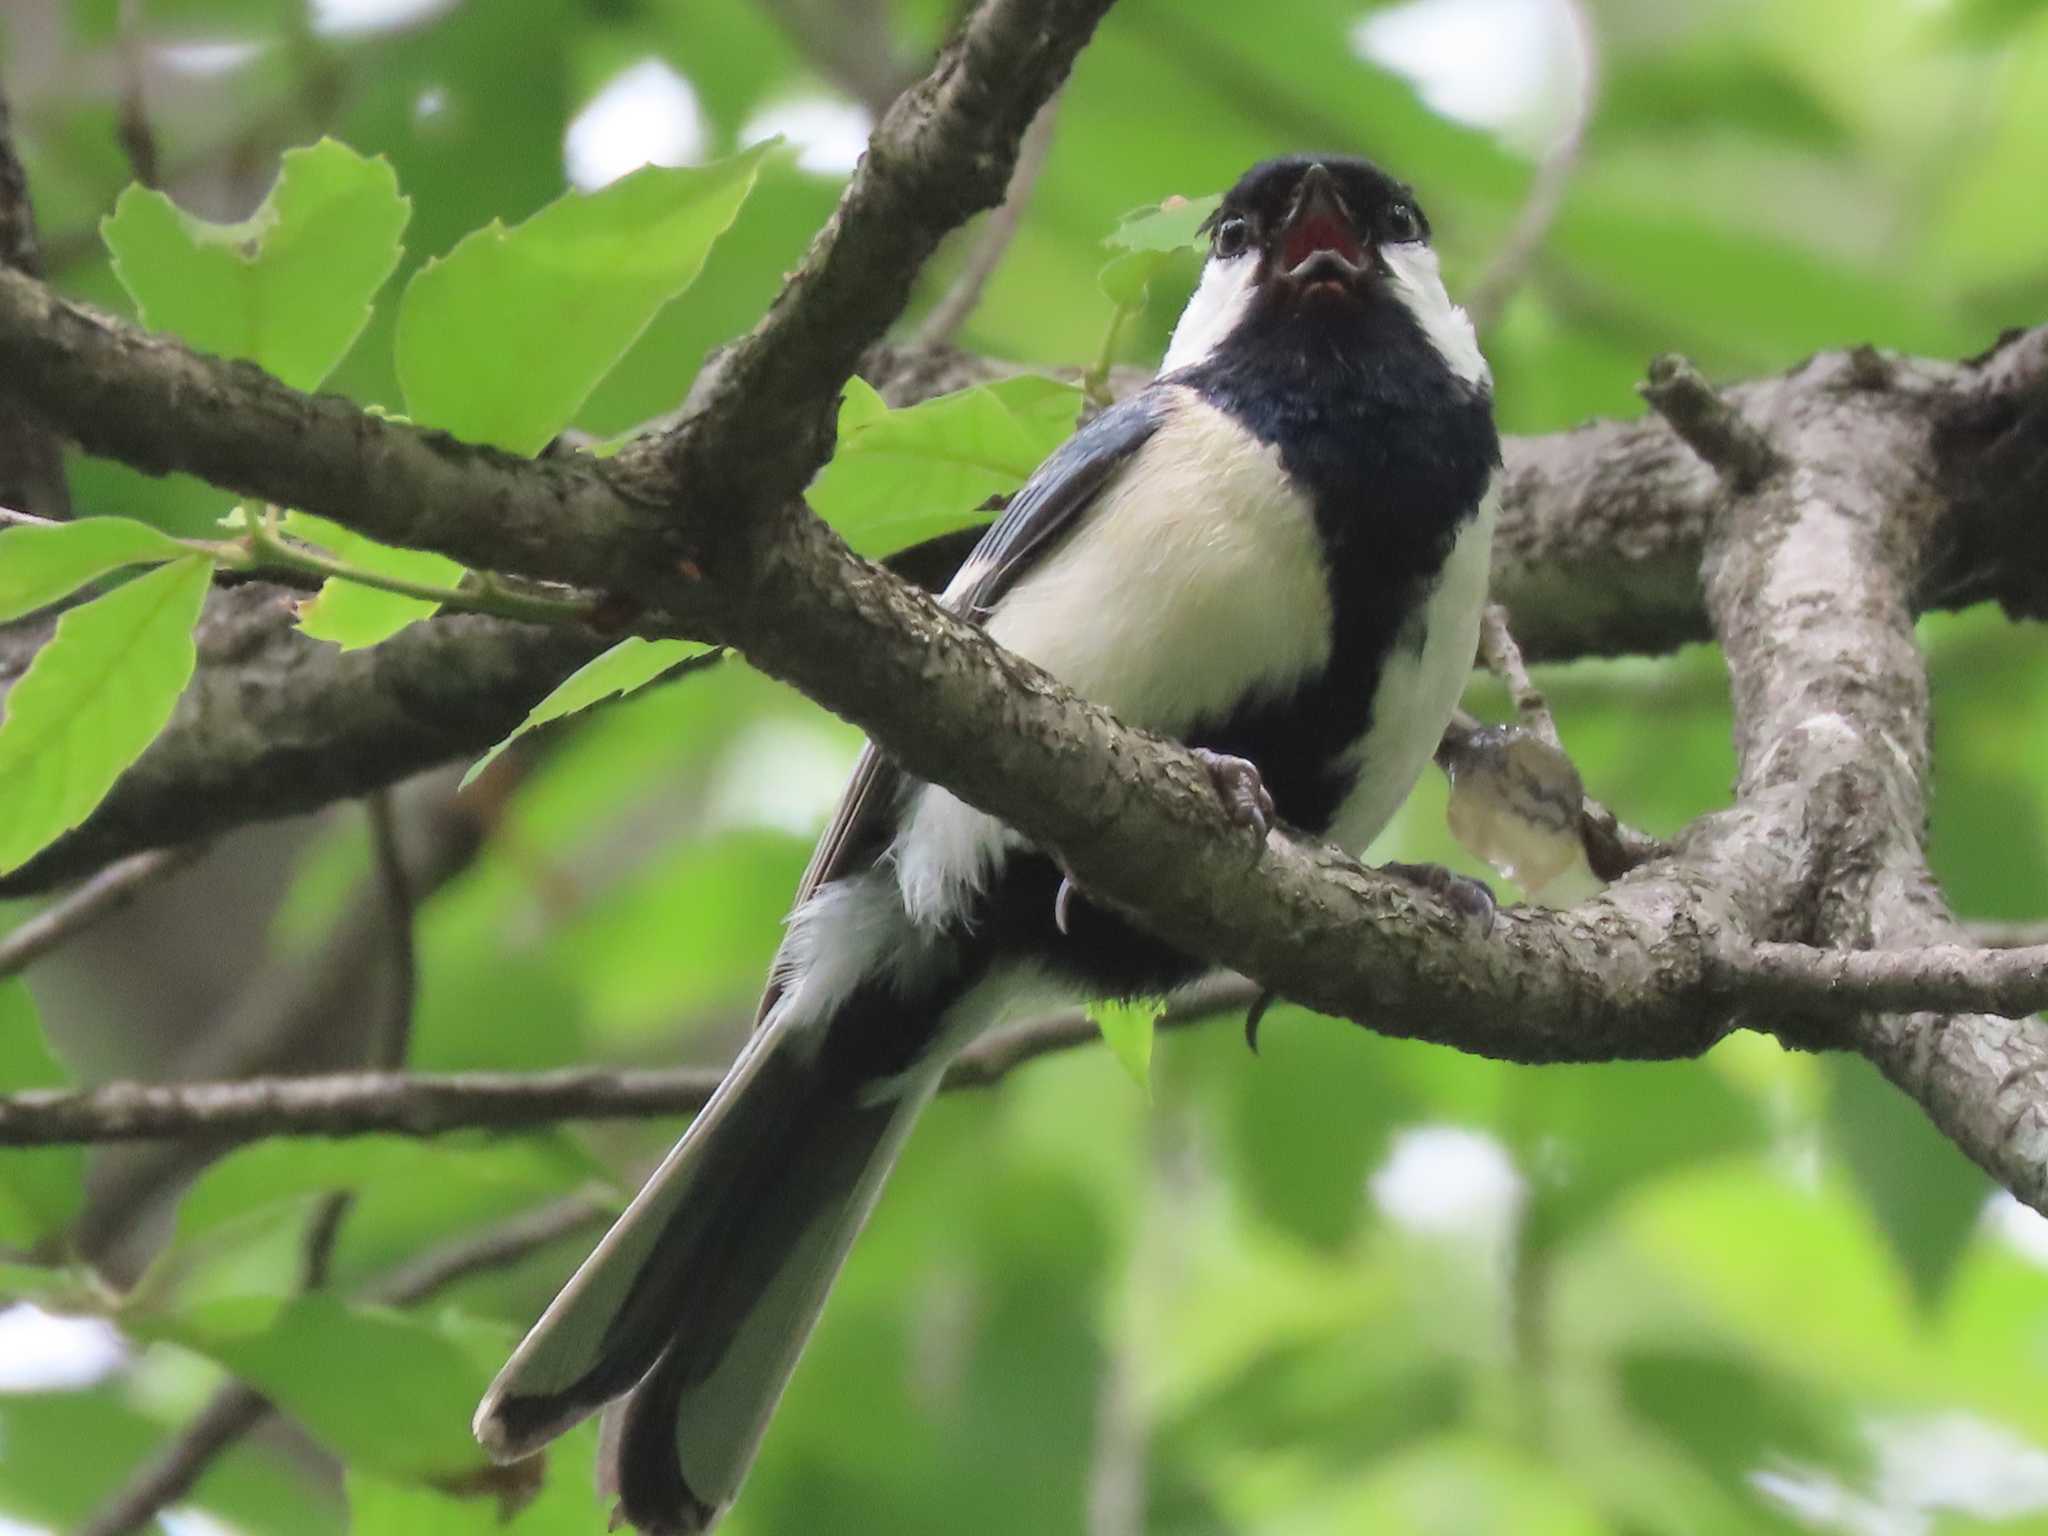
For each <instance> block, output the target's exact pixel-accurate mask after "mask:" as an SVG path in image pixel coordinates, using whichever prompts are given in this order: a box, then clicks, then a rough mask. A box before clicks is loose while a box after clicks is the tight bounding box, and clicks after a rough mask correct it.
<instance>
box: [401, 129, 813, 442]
mask: <svg viewBox="0 0 2048 1536" xmlns="http://www.w3.org/2000/svg"><path fill="white" fill-rule="evenodd" d="M774 148H775V142H774V141H770V142H769V143H767V144H761V145H756V146H755V147H754V148H752V149H750V150H748V151H746V152H745V153H744V154H740V155H735V156H733V157H732V158H731V159H729V160H721V161H719V162H718V163H716V164H714V165H707V166H699V167H686V168H683V169H678V170H671V169H667V168H665V167H661V166H647V167H645V168H643V169H641V170H638V171H635V172H634V173H633V174H632V175H630V176H626V177H623V178H621V179H620V180H618V181H615V182H613V183H612V184H611V185H610V186H608V187H606V188H605V189H604V190H602V191H600V192H593V193H588V194H585V193H577V192H572V193H570V194H568V195H567V196H566V197H562V198H559V199H557V200H556V201H555V202H552V203H550V204H549V205H548V206H547V207H545V208H543V209H542V210H541V211H540V212H539V213H537V214H535V215H534V216H533V217H532V218H530V219H528V220H527V221H526V222H525V223H523V224H519V225H515V226H514V227H512V228H511V229H507V228H505V226H504V225H502V224H500V223H498V222H496V221H495V220H494V221H492V222H491V223H490V224H488V225H486V226H485V227H484V228H482V229H480V230H478V231H476V232H475V233H474V234H472V235H470V236H469V237H468V238H467V239H465V240H463V241H462V242H461V243H460V244H459V245H457V246H456V247H455V249H454V250H452V251H450V252H449V253H448V254H447V255H446V256H444V257H441V258H438V259H436V260H434V261H430V262H428V263H427V265H426V266H425V267H423V268H422V269H421V270H420V272H419V273H418V274H417V275H416V276H415V277H414V278H413V280H412V281H411V282H410V283H408V284H407V285H406V290H405V298H404V300H403V301H402V302H401V303H400V305H399V312H398V338H397V356H398V376H399V380H400V382H401V384H402V385H403V386H404V389H405V400H406V409H407V411H408V413H409V414H410V415H411V416H412V417H413V418H414V419H415V420H417V421H419V422H421V423H422V424H424V425H426V426H430V427H441V428H443V429H445V430H447V431H450V432H453V433H455V434H456V435H457V436H458V437H462V438H465V439H467V440H469V441H470V442H478V443H493V444H496V445H497V446H498V447H500V448H507V449H510V450H511V451H512V452H514V453H525V454H532V453H538V452H539V451H540V450H541V449H542V448H544V447H545V446H546V445H547V443H548V441H549V439H551V438H553V437H554V436H555V434H556V433H558V432H560V431H561V430H562V428H564V427H566V426H567V425H568V424H569V423H570V421H571V420H572V419H573V418H574V417H575V414H576V411H577V408H578V407H579V406H581V405H582V404H583V402H584V400H585V399H586V398H587V397H588V396H589V394H590V392H591V390H593V389H595V388H596V387H597V383H598V381H599V380H600V379H602V378H603V377H604V376H605V374H606V373H607V372H609V371H610V370H611V367H612V365H613V364H614V363H616V362H618V360H619V359H620V358H621V357H623V356H625V354H626V350H627V349H628V348H629V347H630V346H631V345H632V344H633V341H634V339H635V338H636V337H638V336H639V334H640V333H641V332H642V331H644V330H645V329H646V328H647V325H648V323H649V322H650V321H652V320H653V319H654V317H655V315H656V314H657V313H658V312H659V311H660V310H661V309H662V307H663V306H664V305H666V304H667V303H668V302H669V301H670V300H672V299H674V298H675V297H676V296H677V295H678V294H680V293H682V292H683V291H684V290H685V289H687V288H688V287H689V286H690V284H691V283H692V282H693V281H695V280H696V277H697V274H698V273H699V272H700V271H701V270H703V266H704V258H705V257H706V256H707V255H708V254H709V253H710V251H711V247H712V244H713V243H714V242H715V241H716V240H717V239H718V237H719V236H720V235H722V234H724V233H725V231H726V230H727V229H728V228H730V227H731V225H732V221H733V219H734V218H735V217H736V216H737V215H738V213H739V210H740V205H741V204H742V203H744V202H745V201H746V198H747V194H748V193H749V192H751V191H752V190H753V186H754V179H755V177H756V175H757V174H758V173H759V171H760V168H761V164H762V161H763V160H764V159H765V158H766V156H767V155H768V154H769V153H771V152H772V151H773V149H774Z"/></svg>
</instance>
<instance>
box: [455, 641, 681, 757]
mask: <svg viewBox="0 0 2048 1536" xmlns="http://www.w3.org/2000/svg"><path fill="white" fill-rule="evenodd" d="M710 649H711V647H710V646H708V645H703V644H700V643H699V642H697V641H695V640H647V639H643V638H642V637H641V636H639V635H631V636H628V637H627V638H626V639H624V640H621V641H620V642H619V643H618V644H617V645H615V646H613V647H612V648H611V649H610V650H608V651H606V652H605V653H604V654H603V655H602V656H599V657H596V658H594V659H593V660H590V661H586V662H585V663H584V664H583V665H582V666H580V667H578V668H577V669H576V670H575V671H574V672H571V673H570V674H569V675H568V676H567V677H565V678H563V679H562V681H561V682H560V683H558V684H557V685H556V686H555V690H554V692H552V693H550V694H549V695H548V696H547V697H546V698H544V699H542V700H541V701H540V702H539V703H538V704H536V705H534V706H533V708H532V709H530V710H528V711H527V714H526V718H525V719H524V720H522V721H520V722H519V724H518V725H516V726H515V727H513V730H512V734H511V735H510V736H507V737H506V738H505V739H504V740H503V741H501V742H499V743H498V744H497V745H496V746H495V747H492V748H491V750H490V751H488V752H486V753H485V754H484V755H483V756H482V757H480V758H478V759H477V760H476V761H475V762H474V763H472V764H470V766H469V772H467V773H465V774H464V775H463V776H462V786H461V787H462V788H464V789H467V788H468V787H469V785H470V784H471V783H472V782H473V781H474V780H475V778H476V776H477V775H478V774H480V773H482V772H483V771H484V770H485V769H486V768H488V767H490V766H491V764H492V763H494V762H496V761H497V758H498V754H499V753H500V752H503V751H504V750H505V749H506V748H507V747H509V746H511V745H512V743H513V742H515V741H517V740H518V739H519V738H520V737H522V736H524V735H525V734H526V733H527V732H528V731H530V730H533V729H534V728H535V727H537V726H543V725H546V724H547V723H548V722H549V721H551V720H559V719H561V718H562V717H563V716H564V715H573V714H575V713H576V712H577V711H578V710H580V709H588V708H590V706H591V705H593V704H601V703H603V702H604V701H605V700H606V699H610V698H616V697H619V696H620V695H623V694H628V693H631V692H633V690H634V689H636V688H644V687H646V686H647V685H648V684H649V683H651V682H653V681H654V680H655V679H656V678H658V677H660V676H661V675H662V673H664V672H666V671H668V670H669V669H670V668H671V667H676V666H680V665H681V664H682V663H683V662H686V661H688V660H689V659H690V658H691V657H693V656H702V655H704V654H705V653H706V652H707V651H709V650H710Z"/></svg>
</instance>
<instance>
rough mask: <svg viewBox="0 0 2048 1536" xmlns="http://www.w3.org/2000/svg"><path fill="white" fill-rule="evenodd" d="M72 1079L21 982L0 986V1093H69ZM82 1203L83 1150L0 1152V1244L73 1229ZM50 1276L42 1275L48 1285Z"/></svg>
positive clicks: (27, 1244)
mask: <svg viewBox="0 0 2048 1536" xmlns="http://www.w3.org/2000/svg"><path fill="white" fill-rule="evenodd" d="M70 1086H71V1075H70V1074H69V1073H68V1072H66V1071H65V1070H64V1068H63V1066H62V1065H61V1064H60V1063H59V1062H58V1060H57V1058H56V1057H55V1056H53V1055H51V1054H50V1047H49V1045H48V1044H47V1043H46V1042H45V1041H44V1039H43V1028H42V1024H41V1023H40V1022H39V1021H38V1020H37V1018H36V1007H35V1002H34V1000H33V999H32V998H30V996H29V995H28V987H27V986H26V985H24V984H23V983H22V982H21V981H19V980H10V981H0V1093H15V1092H19V1091H20V1090H22V1089H24V1088H68V1087H70ZM84 1203H85V1148H83V1147H36V1148H28V1149H16V1148H12V1147H9V1148H6V1149H4V1150H0V1243H5V1244H6V1245H7V1246H9V1247H11V1248H22V1249H27V1248H33V1247H35V1246H36V1245H37V1244H39V1243H41V1242H42V1241H43V1240H44V1239H46V1238H49V1237H52V1236H55V1235H56V1234H57V1233H59V1232H62V1231H63V1230H64V1229H65V1228H66V1227H68V1226H70V1225H71V1220H72V1218H73V1217H74V1216H76V1215H77V1214H78V1209H79V1207H80V1206H81V1205H83V1204H84ZM53 1278H54V1277H53V1276H50V1275H45V1276H44V1277H43V1280H44V1283H45V1284H48V1283H49V1281H50V1280H51V1279H53Z"/></svg>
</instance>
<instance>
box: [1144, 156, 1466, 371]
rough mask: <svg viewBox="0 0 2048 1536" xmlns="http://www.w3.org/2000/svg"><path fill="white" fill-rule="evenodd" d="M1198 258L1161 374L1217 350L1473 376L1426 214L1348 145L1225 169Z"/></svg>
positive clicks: (1312, 363) (1316, 363) (1319, 364)
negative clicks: (1402, 364) (1345, 151)
mask: <svg viewBox="0 0 2048 1536" xmlns="http://www.w3.org/2000/svg"><path fill="white" fill-rule="evenodd" d="M1203 228H1204V229H1205V230H1206V231H1207V233H1208V236H1209V259H1208V261H1207V263H1206V264H1205V265H1204V266H1203V269H1202V281H1201V283H1200V285H1199V286H1198V287H1197V288H1196V290H1195V293H1194V296H1193V297H1192V298H1191V299H1189V301H1188V307H1187V309H1186V311H1185V312H1183V314H1182V316H1181V320H1180V324H1179V325H1178V326H1177V327H1175V329H1174V333H1173V342H1172V344H1171V345H1170V346H1169V347H1168V348H1167V353H1166V359H1165V362H1164V363H1163V364H1162V366H1161V372H1162V373H1174V372H1177V371H1179V370H1181V369H1185V368H1190V367H1194V366H1196V365H1198V364H1201V363H1204V362H1206V361H1208V360H1210V359H1211V358H1213V357H1216V356H1217V355H1218V354H1219V352H1220V351H1222V350H1225V349H1229V348H1239V349H1242V348H1244V347H1252V348H1254V349H1257V350H1261V351H1267V352H1281V353H1287V354H1289V355H1299V356H1300V357H1301V358H1302V359H1303V360H1304V363H1305V365H1306V366H1309V367H1310V368H1312V369H1314V368H1323V367H1327V366H1332V365H1334V366H1339V367H1350V366H1356V365H1361V364H1362V363H1364V362H1366V361H1368V360H1377V361H1378V362H1379V363H1382V364H1385V365H1387V366H1392V364H1393V362H1394V354H1396V353H1410V354H1412V355H1413V356H1414V358H1415V359H1416V361H1415V364H1414V366H1416V367H1419V368H1424V369H1431V370H1434V369H1438V368H1441V369H1444V370H1448V372H1449V373H1450V374H1451V375H1452V376H1453V377H1455V378H1456V379H1458V380H1460V381H1462V382H1463V383H1464V384H1465V385H1467V386H1470V387H1474V388H1481V389H1483V388H1486V387H1487V384H1488V376H1487V369H1486V362H1485V359H1484V358H1482V357H1481V356H1480V353H1479V344H1478V341H1477V339H1476V338H1475V337H1474V335H1473V333H1472V325H1471V322H1470V321H1469V320H1468V319H1467V318H1466V316H1465V312H1464V311H1463V310H1462V309H1460V308H1458V306H1457V305H1455V304H1453V303H1452V302H1451V300H1450V297H1449V295H1448V294H1446V293H1445V292H1444V285H1443V279H1442V277H1441V275H1440V274H1439V273H1438V270H1437V261H1436V252H1435V251H1434V250H1433V249H1431V247H1430V233H1429V220H1428V218H1426V217H1425V216H1424V214H1423V212H1422V207H1421V205H1420V204H1419V203H1417V202H1416V200H1415V194H1414V192H1413V191H1412V190H1410V188H1409V187H1408V186H1407V185H1406V184H1405V183H1403V182H1400V181H1397V180H1395V179H1394V178H1393V177H1392V176H1389V175H1388V174H1387V173H1386V172H1385V171H1383V170H1381V169H1380V168H1379V167H1378V166H1376V165H1374V164H1373V163H1372V162H1371V161H1369V160H1360V159H1357V158H1355V157H1352V156H1349V155H1288V156H1285V157H1283V158H1281V159H1276V160H1264V161H1261V162H1260V163H1259V164H1257V165H1255V166H1253V167H1252V168H1251V169H1250V170H1248V171H1246V172H1245V173H1244V175H1242V176H1241V177H1239V178H1238V181H1237V185H1236V186H1234V187H1232V188H1231V189H1230V190H1229V191H1228V192H1227V193H1225V194H1224V196H1223V200H1222V202H1221V203H1219V204H1218V205H1217V208H1216V211H1215V212H1214V213H1213V214H1211V215H1210V217H1209V219H1208V221H1207V223H1206V224H1205V225H1204V226H1203Z"/></svg>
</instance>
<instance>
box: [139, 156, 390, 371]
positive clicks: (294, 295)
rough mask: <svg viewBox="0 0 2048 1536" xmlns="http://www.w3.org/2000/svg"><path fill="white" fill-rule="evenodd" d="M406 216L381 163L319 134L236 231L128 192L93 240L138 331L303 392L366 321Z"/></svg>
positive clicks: (157, 195)
mask: <svg viewBox="0 0 2048 1536" xmlns="http://www.w3.org/2000/svg"><path fill="white" fill-rule="evenodd" d="M411 216H412V204H411V203H410V202H409V201H408V200H407V199H405V198H403V197H401V196H399V194H398V177H397V175H396V173H395V172H393V170H392V169H391V166H390V164H389V162H387V161H385V160H384V159H382V158H377V159H369V158H365V157H364V156H362V155H359V154H357V153H356V152H355V151H354V150H352V149H350V148H349V147H348V146H347V145H346V144H338V143H336V142H335V141H334V140H332V139H322V140H321V141H320V142H319V143H318V144H313V145H309V146H307V147H305V148H302V149H288V150H286V151H285V154H284V161H283V164H282V167H281V168H280V169H279V171H278V176H277V183H276V185H274V186H273V187H272V188H271V189H270V194H269V196H267V197H265V198H264V199H263V203H262V206H260V207H259V208H257V210H256V211H255V212H254V213H253V214H251V215H250V216H249V217H248V218H247V219H245V220H243V221H242V222H241V223H239V224H210V223H208V222H207V221H206V220H204V219H200V218H195V217H194V216H193V215H191V214H189V213H186V212H185V211H184V210H182V209H181V208H179V207H178V206H177V205H176V204H175V203H173V202H172V201H171V200H170V199H169V198H168V197H165V196H164V195H163V193H161V192H156V191H152V190H150V189H149V188H147V187H140V186H134V187H130V188H129V189H128V190H127V191H125V192H123V193H122V194H121V196H120V199H119V201H117V202H116V203H115V204H114V211H113V213H112V215H111V216H109V217H108V218H107V219H106V220H104V221H103V222H102V224H101V226H100V233H101V234H102V236H103V237H104V238H105V240H106V242H107V249H108V250H109V251H111V252H112V253H113V257H114V271H115V273H116V275H118V276H119V277H120V279H121V283H122V286H123V287H125V288H126V289H127V290H128V293H129V295H130V297H132V298H133V299H134V300H135V303H136V307H137V308H138V309H140V310H141V312H142V319H143V323H144V324H146V325H149V326H152V327H154V328H155V329H157V330H163V331H171V332H174V333H176V334H177V335H179V336H182V337H183V338H184V339H185V340H186V341H188V342H190V343H191V344H192V345H193V346H195V347H198V348H200V349H202V350H204V351H207V352H217V353H219V354H220V355H221V356H223V357H246V358H250V359H253V360H254V361H256V362H258V363H261V364H262V365H263V366H264V367H265V368H267V369H269V370H270V371H271V372H272V373H274V374H276V375H277V376H278V377H279V378H280V379H283V380H284V381H285V383H287V384H289V385H291V386H292V387H293V388H295V389H312V388H314V387H315V386H316V385H318V384H319V383H320V381H321V380H322V379H325V378H326V377H327V375H328V374H329V373H331V372H332V371H333V369H334V365H335V364H336V363H338V362H340V361H341V360H342V358H343V356H344V355H346V354H347V352H348V349H349V348H350V347H351V346H353V345H354V344H355V339H356V337H357V336H358V335H360V334H361V333H362V329H363V327H364V325H366V324H367V323H368V322H369V319H370V301H371V300H372V299H373V298H374V297H375V296H376V293H377V290H378V289H379V288H381V287H383V286H384V282H385V280H386V279H387V278H389V277H390V276H391V274H392V272H393V271H394V270H396V268H397V266H398V259H399V256H400V255H401V254H402V253H403V250H404V246H403V244H402V243H401V240H400V237H401V236H402V235H403V234H404V232H405V226H406V221H407V220H408V219H409V218H410V217H411Z"/></svg>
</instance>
